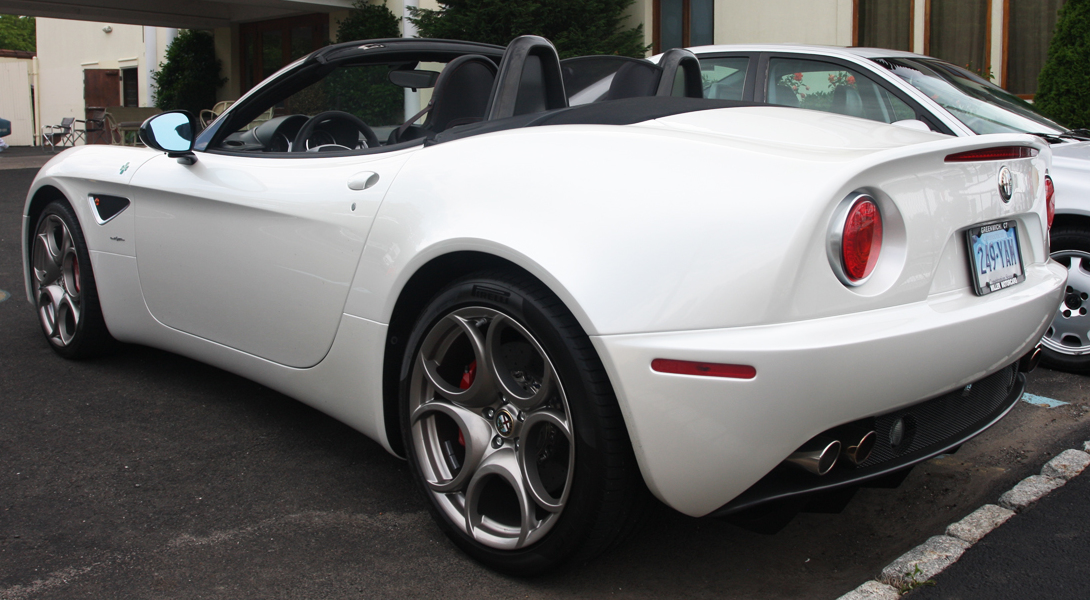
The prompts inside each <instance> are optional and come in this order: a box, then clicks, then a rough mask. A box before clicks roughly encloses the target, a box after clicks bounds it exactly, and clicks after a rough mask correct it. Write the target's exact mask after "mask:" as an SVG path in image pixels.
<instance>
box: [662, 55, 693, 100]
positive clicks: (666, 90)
mask: <svg viewBox="0 0 1090 600" xmlns="http://www.w3.org/2000/svg"><path fill="white" fill-rule="evenodd" d="M659 67H661V68H662V78H660V79H659V89H658V91H657V92H656V93H655V95H656V96H681V97H685V98H703V97H704V82H703V79H701V77H700V60H699V59H697V58H696V55H695V54H693V53H692V52H689V51H688V50H685V49H684V48H670V49H669V50H667V51H666V52H663V53H662V58H660V59H659Z"/></svg>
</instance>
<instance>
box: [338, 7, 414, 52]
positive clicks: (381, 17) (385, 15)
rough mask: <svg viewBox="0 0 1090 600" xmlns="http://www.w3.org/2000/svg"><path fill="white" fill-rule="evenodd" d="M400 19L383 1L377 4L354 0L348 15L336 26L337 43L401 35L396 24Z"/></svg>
mask: <svg viewBox="0 0 1090 600" xmlns="http://www.w3.org/2000/svg"><path fill="white" fill-rule="evenodd" d="M400 21H401V19H399V18H398V17H395V16H394V13H392V12H390V9H389V8H387V7H386V3H385V2H383V3H382V4H381V5H378V4H368V3H367V2H366V0H356V2H355V3H354V4H353V8H352V10H351V11H350V12H349V13H348V16H347V17H346V18H345V19H344V20H343V21H341V23H340V26H338V27H337V43H341V42H353V41H356V40H378V39H382V38H396V37H401V31H400V30H399V29H398V26H397V24H398V22H400Z"/></svg>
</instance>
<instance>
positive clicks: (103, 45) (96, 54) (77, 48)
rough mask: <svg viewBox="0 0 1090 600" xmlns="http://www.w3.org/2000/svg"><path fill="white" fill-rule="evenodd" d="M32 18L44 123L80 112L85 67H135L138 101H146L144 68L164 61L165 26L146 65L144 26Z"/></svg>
mask: <svg viewBox="0 0 1090 600" xmlns="http://www.w3.org/2000/svg"><path fill="white" fill-rule="evenodd" d="M35 23H36V24H37V35H38V64H39V67H38V68H39V86H40V90H39V98H40V100H39V102H40V107H41V120H42V122H43V123H60V121H61V119H62V118H64V117H75V118H77V119H83V118H84V117H85V111H84V103H83V71H84V69H127V68H131V67H136V68H137V88H138V89H139V90H140V96H139V103H140V106H148V105H149V103H150V102H149V98H148V93H147V89H148V86H147V85H146V82H147V78H148V77H149V72H148V71H149V68H151V69H157V68H158V64H159V63H162V62H163V60H164V56H165V55H166V46H167V44H168V43H169V42H168V35H167V32H168V31H169V30H167V29H165V28H156V33H157V35H156V44H155V52H156V55H155V56H154V57H152V64H150V65H149V64H148V60H147V57H146V56H145V55H146V53H145V46H144V28H143V27H140V26H138V25H122V24H118V23H98V22H93V21H70V20H65V19H46V18H38V19H35ZM106 27H109V28H110V32H109V33H107V32H106V31H104V28H106ZM119 85H120V82H119Z"/></svg>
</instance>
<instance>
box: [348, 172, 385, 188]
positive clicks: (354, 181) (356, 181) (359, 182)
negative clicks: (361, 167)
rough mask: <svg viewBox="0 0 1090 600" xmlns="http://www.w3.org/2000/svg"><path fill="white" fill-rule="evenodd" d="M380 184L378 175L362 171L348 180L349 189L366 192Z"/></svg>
mask: <svg viewBox="0 0 1090 600" xmlns="http://www.w3.org/2000/svg"><path fill="white" fill-rule="evenodd" d="M376 183H378V173H375V172H373V171H361V172H359V173H356V174H355V175H353V176H351V177H349V178H348V189H350V190H366V189H367V188H369V187H371V186H373V185H375V184H376Z"/></svg>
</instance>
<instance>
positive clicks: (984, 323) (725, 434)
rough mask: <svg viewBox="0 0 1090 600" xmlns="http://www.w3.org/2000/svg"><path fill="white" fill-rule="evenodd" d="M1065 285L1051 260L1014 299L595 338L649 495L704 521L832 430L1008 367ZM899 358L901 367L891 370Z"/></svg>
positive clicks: (954, 299) (942, 300) (962, 297)
mask: <svg viewBox="0 0 1090 600" xmlns="http://www.w3.org/2000/svg"><path fill="white" fill-rule="evenodd" d="M1064 281H1065V274H1064V272H1063V269H1062V268H1060V267H1059V266H1058V265H1056V264H1055V263H1051V262H1050V263H1045V264H1037V265H1033V266H1031V267H1029V268H1028V269H1027V279H1026V281H1025V282H1024V283H1022V284H1020V285H1018V286H1015V287H1013V288H1010V289H1009V290H1008V292H1011V293H1008V294H991V295H988V296H983V297H977V296H974V295H973V294H972V292H969V291H968V290H963V291H960V292H954V293H952V294H945V295H941V296H937V297H934V298H931V299H929V300H928V301H924V302H917V303H912V304H905V305H901V306H895V307H891V308H886V309H882V310H875V311H868V312H858V313H854V314H849V315H843V316H839V317H830V318H823V319H814V320H810V321H802V322H794V323H782V324H777V325H764V326H755V327H744V328H735V329H723V330H706V331H692V332H678V333H661V334H643V335H622V336H601V337H595V338H594V339H593V341H594V344H595V347H596V348H597V350H598V354H599V356H601V357H602V361H603V363H604V364H605V366H606V370H607V371H608V372H609V375H610V381H611V382H612V383H613V386H614V390H615V391H616V392H617V395H618V397H619V398H620V399H621V407H622V410H623V411H624V414H625V422H626V423H627V425H628V430H629V434H630V436H631V438H632V441H633V445H634V448H635V451H636V457H637V459H638V460H639V462H640V466H641V469H642V471H643V474H644V479H645V480H646V481H647V483H648V486H649V487H650V488H651V490H652V491H653V492H655V494H656V496H658V497H659V498H660V499H662V500H663V501H664V502H666V503H667V504H669V505H670V506H672V507H674V508H676V509H678V510H680V511H682V512H684V513H686V514H689V515H693V516H700V515H704V514H707V513H708V512H711V511H713V510H715V509H717V508H719V507H720V506H722V505H724V504H726V503H727V502H728V501H730V500H731V499H732V498H734V497H735V496H736V495H737V494H739V493H741V492H742V491H743V490H745V489H746V488H748V487H749V486H750V485H752V484H753V483H755V482H756V481H757V480H758V479H760V478H761V477H763V476H764V475H765V474H766V473H768V471H769V470H771V469H772V468H773V467H775V466H776V465H777V464H779V463H780V461H782V460H783V459H784V457H786V456H787V455H788V454H790V453H791V452H793V451H794V450H795V449H796V448H798V447H799V446H800V445H801V444H802V443H803V442H805V441H806V440H808V439H810V438H811V437H813V436H814V435H816V434H818V433H820V432H822V431H824V430H826V429H828V428H830V427H833V426H836V425H839V424H841V423H845V422H849V421H853V420H856V419H860V418H863V417H865V416H869V415H875V414H880V413H884V412H887V411H890V410H893V409H896V408H900V407H902V406H906V405H909V404H912V403H915V402H918V401H920V400H923V399H926V398H930V397H934V396H936V395H939V394H941V393H943V392H946V391H949V390H951V389H956V388H957V387H960V386H964V385H966V384H968V383H971V382H973V381H976V380H979V379H980V378H982V377H984V376H986V375H988V374H990V373H993V372H995V371H997V370H998V369H1000V368H1001V367H1003V366H1005V365H1008V364H1010V363H1011V362H1013V361H1014V360H1016V359H1017V358H1018V357H1020V356H1022V355H1023V354H1025V352H1027V351H1028V350H1029V349H1030V348H1032V347H1033V346H1034V345H1035V344H1036V343H1037V340H1038V339H1040V337H1041V334H1043V333H1044V331H1045V329H1046V328H1047V327H1048V325H1049V322H1050V321H1051V317H1052V312H1053V311H1054V310H1055V309H1054V308H1053V307H1055V306H1056V304H1057V303H1058V302H1059V301H1060V298H1061V295H1062V291H1063V284H1064ZM1030 307H1032V308H1030ZM894 357H896V358H894ZM656 358H669V359H677V360H691V361H699V362H712V363H722V364H745V365H752V366H753V367H755V368H756V369H757V377H756V378H755V379H752V380H732V379H720V378H714V377H691V376H683V375H670V374H664V373H657V372H654V371H652V370H651V368H650V365H651V361H652V360H654V359H656ZM894 360H895V362H896V364H897V365H898V367H899V368H890V365H891V361H894ZM908 365H911V367H909V366H908ZM870 375H874V376H870ZM786 415H789V416H790V418H785V416H786Z"/></svg>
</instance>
